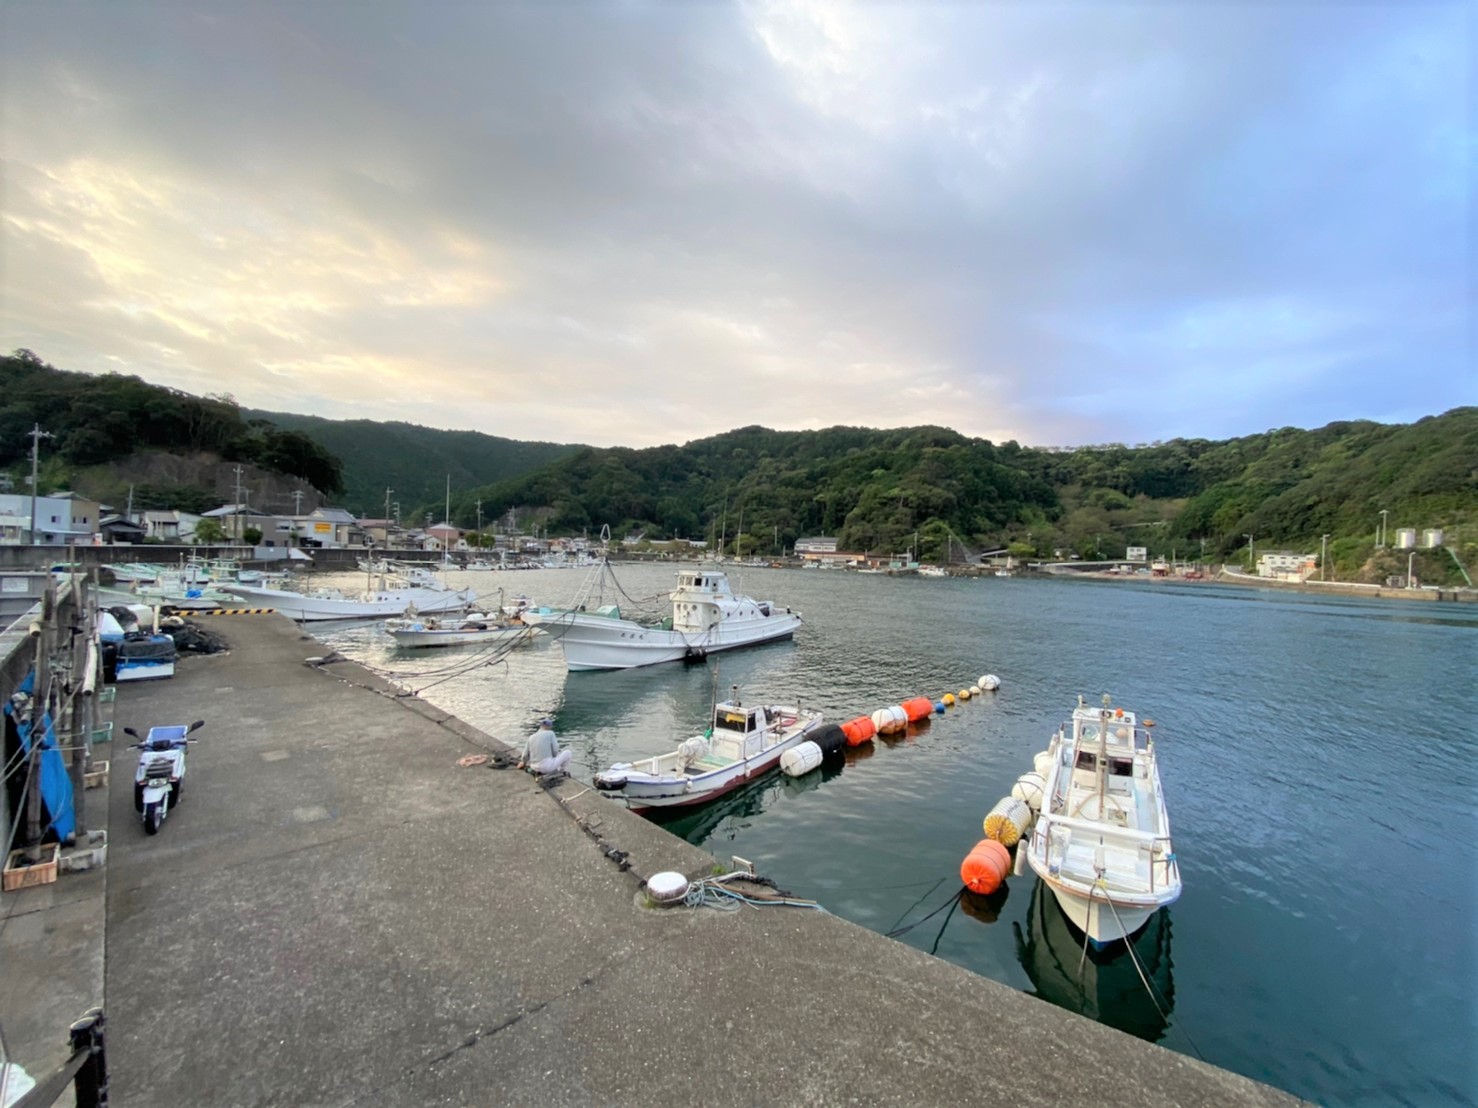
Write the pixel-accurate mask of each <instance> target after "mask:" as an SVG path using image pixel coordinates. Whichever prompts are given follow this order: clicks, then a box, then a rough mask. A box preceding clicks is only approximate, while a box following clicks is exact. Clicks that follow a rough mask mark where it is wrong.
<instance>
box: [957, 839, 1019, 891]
mask: <svg viewBox="0 0 1478 1108" xmlns="http://www.w3.org/2000/svg"><path fill="white" fill-rule="evenodd" d="M1010 868H1011V852H1010V851H1009V850H1007V849H1006V848H1005V847H1004V846H1002V845H1001V844H1000V843H998V842H996V841H995V840H994V839H981V840H980V842H978V843H976V844H975V849H974V850H972V851H970V853H969V854H966V855H965V860H964V861H963V862H961V863H960V880H961V881H963V882H964V883H965V888H967V889H969V890H970V891H971V892H972V893H993V892H995V891H996V890H997V889H999V888H1000V887H1001V882H1002V881H1004V880H1006V874H1007V872H1008V871H1009V870H1010Z"/></svg>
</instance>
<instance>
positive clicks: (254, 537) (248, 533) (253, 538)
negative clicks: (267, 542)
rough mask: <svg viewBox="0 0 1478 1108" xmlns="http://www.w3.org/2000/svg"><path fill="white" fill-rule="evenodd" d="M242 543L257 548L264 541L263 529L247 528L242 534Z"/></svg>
mask: <svg viewBox="0 0 1478 1108" xmlns="http://www.w3.org/2000/svg"><path fill="white" fill-rule="evenodd" d="M241 541H242V542H244V543H246V544H247V545H248V546H256V545H257V543H259V542H261V541H262V529H261V528H260V527H247V528H244V529H243V530H242V532H241Z"/></svg>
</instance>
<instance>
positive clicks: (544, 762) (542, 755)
mask: <svg viewBox="0 0 1478 1108" xmlns="http://www.w3.org/2000/svg"><path fill="white" fill-rule="evenodd" d="M572 757H574V751H572V750H561V749H560V748H559V739H558V737H557V736H556V735H555V734H554V721H553V720H552V719H541V720H540V721H539V729H538V730H537V731H535V732H534V733H533V734H532V735H530V736H529V741H528V742H526V743H524V747H523V757H522V758H520V759H519V761H518V768H519V769H526V770H528V771H529V772H530V773H532V774H536V775H537V776H539V777H543V776H546V775H547V774H551V773H563V772H564V771H565V766H566V765H568V764H569V761H570V759H571V758H572Z"/></svg>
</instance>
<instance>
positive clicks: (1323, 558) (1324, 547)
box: [1319, 535, 1329, 581]
mask: <svg viewBox="0 0 1478 1108" xmlns="http://www.w3.org/2000/svg"><path fill="white" fill-rule="evenodd" d="M1328 567H1329V536H1328V535H1325V536H1324V537H1323V538H1321V539H1320V540H1319V580H1321V581H1328V580H1329V573H1328Z"/></svg>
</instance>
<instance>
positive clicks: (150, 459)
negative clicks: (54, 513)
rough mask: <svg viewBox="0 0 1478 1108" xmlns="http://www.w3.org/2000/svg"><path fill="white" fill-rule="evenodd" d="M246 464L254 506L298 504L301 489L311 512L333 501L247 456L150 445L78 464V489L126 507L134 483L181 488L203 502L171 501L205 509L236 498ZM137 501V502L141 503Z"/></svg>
mask: <svg viewBox="0 0 1478 1108" xmlns="http://www.w3.org/2000/svg"><path fill="white" fill-rule="evenodd" d="M238 464H240V465H241V495H242V499H243V500H245V501H246V502H247V503H248V504H250V505H251V506H252V507H254V508H257V509H259V510H261V511H265V512H284V511H286V512H291V511H294V510H295V503H294V500H293V496H294V494H295V493H297V492H301V493H302V494H303V496H302V511H304V512H311V511H313V509H315V508H318V507H321V506H322V505H324V504H325V503H327V501H326V500H325V499H324V496H323V494H322V493H320V492H319V491H318V490H317V489H315V488H314V487H313V486H312V485H310V484H308V483H307V482H306V481H303V480H301V479H299V478H296V477H286V476H284V475H282V474H280V473H272V472H269V471H268V470H265V469H260V468H258V467H257V466H254V465H250V464H248V463H245V462H242V463H237V462H229V461H222V460H221V459H220V458H219V457H217V456H216V455H214V454H202V453H195V454H165V453H161V452H159V451H146V452H141V453H138V454H130V455H129V456H128V457H126V458H120V459H119V460H118V461H116V462H110V463H108V464H107V465H105V466H94V467H92V468H89V469H85V470H78V471H77V472H76V474H75V476H74V480H73V487H74V488H75V489H76V491H78V492H80V493H83V494H84V495H86V496H90V497H92V498H93V499H95V500H101V501H104V502H105V503H107V504H110V505H113V506H115V507H121V505H122V504H124V503H125V502H126V501H127V498H128V490H129V487H130V486H132V487H133V488H134V489H135V490H149V491H151V492H154V493H158V492H161V491H166V490H180V491H181V493H182V494H183V495H182V497H181V499H184V498H186V497H190V498H194V499H195V500H199V501H208V503H201V504H187V503H178V504H176V503H173V502H172V503H171V504H170V505H169V506H170V507H181V508H184V509H185V510H187V511H204V510H208V509H210V508H216V507H219V506H220V505H222V504H231V503H235V501H236V466H237V465H238ZM137 506H138V505H137V502H136V503H135V507H137Z"/></svg>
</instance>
